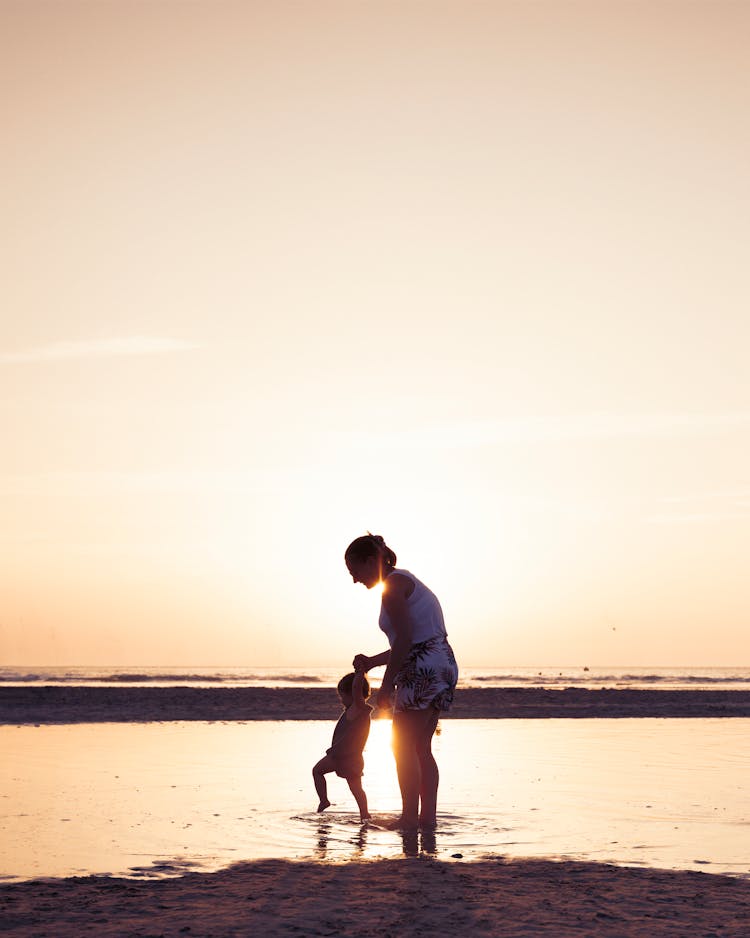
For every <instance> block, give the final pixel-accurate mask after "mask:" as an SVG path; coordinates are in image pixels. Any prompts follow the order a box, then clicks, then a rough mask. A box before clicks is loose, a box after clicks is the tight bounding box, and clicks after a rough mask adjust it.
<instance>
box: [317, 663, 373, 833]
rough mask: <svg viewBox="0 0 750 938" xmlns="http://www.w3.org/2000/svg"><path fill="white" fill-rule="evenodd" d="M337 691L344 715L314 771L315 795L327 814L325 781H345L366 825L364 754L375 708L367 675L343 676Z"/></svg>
mask: <svg viewBox="0 0 750 938" xmlns="http://www.w3.org/2000/svg"><path fill="white" fill-rule="evenodd" d="M337 689H338V692H339V697H340V699H341V703H342V705H343V707H344V712H343V713H342V714H341V716H340V717H339V721H338V723H337V724H336V728H335V729H334V731H333V739H332V741H331V747H330V749H327V750H326V754H325V755H324V756H323V758H322V759H321V760H320V762H317V763H316V764H315V765H314V766H313V770H312V773H313V781H314V782H315V791H317V793H318V797H319V798H320V804H319V805H318V811H319V812H320V811H325V809H326V808H327V807H328V806H329V805H330V803H331V802H330V801H329V800H328V789H327V788H326V779H325V777H326V775H327V774H328V773H329V772H335V773H336V775H338V776H339V778H345V779H346V781H347V783H348V784H349V788H350V790H351V793H352V794H353V795H354V798H355V800H356V802H357V807H358V808H359V816H360V818H361V819H362V820H363V821H366V820H367V819H368V818H369V817H370V813H369V811H368V810H367V795H366V794H365V791H364V789H363V788H362V772H363V770H364V766H365V760H364V759H363V758H362V750H363V749H364V748H365V743H366V742H367V737H368V736H369V735H370V714H371V712H372V707H371V706H370V705H369V704H368V703H367V697H368V695H369V693H370V685H369V683H368V681H367V678H366V677H365V672H364V671H363V670H362V669H358V670H357V671H355V672H354V673H352V674H346V675H344V677H342V678H341V680H340V681H339V683H338V688H337Z"/></svg>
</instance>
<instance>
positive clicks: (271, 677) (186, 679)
mask: <svg viewBox="0 0 750 938" xmlns="http://www.w3.org/2000/svg"><path fill="white" fill-rule="evenodd" d="M50 682H54V683H55V684H80V683H81V682H84V683H86V684H167V683H168V684H232V683H243V684H244V683H252V682H264V683H284V684H322V683H324V679H323V678H322V677H320V675H317V674H299V673H295V674H256V673H245V674H234V673H222V674H196V673H190V672H185V673H175V672H174V671H169V672H164V673H157V672H149V673H146V672H138V671H133V672H128V671H115V672H112V673H111V674H86V673H75V674H72V673H70V672H69V671H66V672H63V673H59V674H56V673H54V672H51V671H50V672H45V673H43V674H40V673H34V672H30V673H25V674H21V673H11V672H8V671H6V672H5V673H3V674H0V684H11V683H12V684H39V683H50Z"/></svg>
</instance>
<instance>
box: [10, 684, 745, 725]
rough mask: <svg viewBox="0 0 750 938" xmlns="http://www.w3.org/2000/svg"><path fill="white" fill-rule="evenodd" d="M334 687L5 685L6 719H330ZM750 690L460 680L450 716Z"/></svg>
mask: <svg viewBox="0 0 750 938" xmlns="http://www.w3.org/2000/svg"><path fill="white" fill-rule="evenodd" d="M338 706H339V704H338V698H337V696H336V691H335V690H334V689H333V688H329V687H325V688H323V687H320V688H314V687H313V688H311V687H308V688H291V687H289V688H287V687H285V688H265V687H221V688H213V687H138V688H132V687H84V686H68V687H59V686H41V687H39V686H33V687H15V686H13V687H0V724H25V723H100V722H115V723H116V722H123V721H126V722H150V721H154V720H156V721H160V720H327V719H330V717H331V714H332V713H335V712H336V711H337V709H338ZM748 716H750V691H741V690H633V689H622V690H616V689H610V688H608V689H602V690H589V689H586V688H566V689H564V690H551V689H545V688H535V687H505V688H494V687H487V688H459V689H458V690H457V692H456V699H455V702H454V705H453V708H452V710H451V711H450V714H449V717H450V719H459V720H460V719H526V720H528V719H545V718H550V717H560V718H582V719H590V718H596V717H602V718H632V717H663V718H674V717H685V718H690V717H748Z"/></svg>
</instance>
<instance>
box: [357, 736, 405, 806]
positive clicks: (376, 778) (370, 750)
mask: <svg viewBox="0 0 750 938" xmlns="http://www.w3.org/2000/svg"><path fill="white" fill-rule="evenodd" d="M391 728H392V722H391V720H389V719H387V718H384V719H376V720H373V721H372V723H371V724H370V736H369V737H368V740H367V745H366V746H365V750H364V757H365V774H364V777H363V784H364V787H365V791H366V792H367V797H368V798H369V800H370V803H371V805H378V807H379V808H380V807H382V808H383V809H384V810H386V811H395V810H397V808H398V784H397V781H396V763H395V761H394V758H393V750H392V749H391Z"/></svg>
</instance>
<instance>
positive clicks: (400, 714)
mask: <svg viewBox="0 0 750 938" xmlns="http://www.w3.org/2000/svg"><path fill="white" fill-rule="evenodd" d="M415 712H416V711H414V710H399V711H396V713H394V714H393V755H394V756H395V758H396V774H397V775H398V787H399V788H400V789H401V817H400V818H399V819H398V821H397V823H396V824H395V825H393V826H396V827H399V828H402V829H404V830H416V829H417V827H418V826H419V788H420V784H421V779H420V769H419V759H418V758H417V746H416V740H415V735H414V731H415V726H414V718H413V715H414V713H415Z"/></svg>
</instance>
